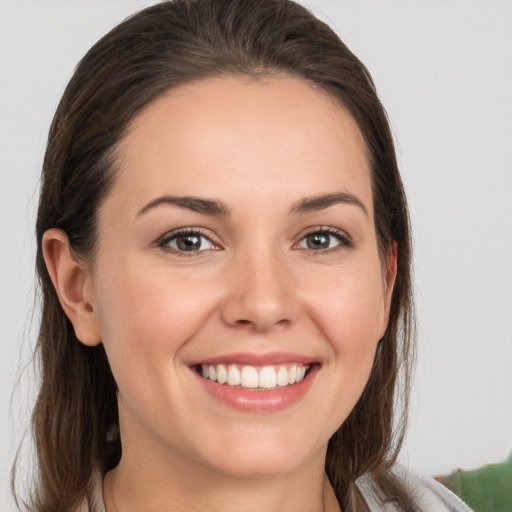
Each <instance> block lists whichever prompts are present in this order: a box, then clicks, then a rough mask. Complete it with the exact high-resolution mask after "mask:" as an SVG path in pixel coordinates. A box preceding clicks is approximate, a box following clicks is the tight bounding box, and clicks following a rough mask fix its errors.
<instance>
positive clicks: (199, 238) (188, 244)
mask: <svg viewBox="0 0 512 512" xmlns="http://www.w3.org/2000/svg"><path fill="white" fill-rule="evenodd" d="M165 245H166V246H167V247H171V248H172V249H176V250H178V251H187V252H191V251H205V250H208V249H212V248H213V247H214V245H213V243H212V242H211V241H210V240H209V239H208V238H206V237H205V236H204V235H201V234H199V233H182V234H178V235H174V236H172V237H171V238H169V239H168V240H167V242H166V244H165Z"/></svg>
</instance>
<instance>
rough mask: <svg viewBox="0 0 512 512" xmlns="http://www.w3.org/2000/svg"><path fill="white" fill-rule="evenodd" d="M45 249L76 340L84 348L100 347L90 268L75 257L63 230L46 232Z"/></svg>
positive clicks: (61, 302) (51, 275) (46, 261)
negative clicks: (84, 346)
mask: <svg viewBox="0 0 512 512" xmlns="http://www.w3.org/2000/svg"><path fill="white" fill-rule="evenodd" d="M42 248H43V256H44V261H45V263H46V268H47V269H48V273H49V274H50V278H51V280H52V283H53V286H54V288H55V291H56V292H57V296H58V297H59V301H60V304H61V306H62V309H63V310H64V313H66V316H67V317H68V318H69V320H70V321H71V323H72V324H73V327H74V329H75V334H76V337H77V338H78V339H79V340H80V341H81V342H82V343H83V344H84V345H88V346H94V345H98V344H99V343H101V334H100V329H99V323H98V318H97V314H96V311H95V307H94V306H95V305H94V294H93V287H92V279H91V275H90V270H89V267H88V265H87V264H86V263H85V262H83V261H80V260H79V259H78V258H77V257H76V255H75V254H73V251H72V250H71V247H70V245H69V239H68V236H67V235H66V233H65V232H64V231H62V230H60V229H49V230H48V231H46V232H45V234H44V235H43V244H42Z"/></svg>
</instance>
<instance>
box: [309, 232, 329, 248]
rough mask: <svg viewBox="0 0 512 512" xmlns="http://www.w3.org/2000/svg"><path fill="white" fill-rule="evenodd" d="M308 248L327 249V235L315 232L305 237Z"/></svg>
mask: <svg viewBox="0 0 512 512" xmlns="http://www.w3.org/2000/svg"><path fill="white" fill-rule="evenodd" d="M307 245H308V249H328V248H329V235H325V234H323V233H315V234H314V235H308V237H307Z"/></svg>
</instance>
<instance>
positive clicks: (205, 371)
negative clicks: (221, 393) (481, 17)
mask: <svg viewBox="0 0 512 512" xmlns="http://www.w3.org/2000/svg"><path fill="white" fill-rule="evenodd" d="M310 368H311V365H309V364H302V363H286V364H279V365H273V366H270V365H267V366H250V365H237V364H200V365H197V366H196V367H195V370H196V372H197V373H198V374H199V375H201V377H203V378H204V379H207V380H210V381H213V382H217V383H218V384H222V385H226V386H229V387H233V388H236V389H244V390H248V391H249V390H250V391H258V390H261V391H268V390H272V389H281V388H284V387H288V386H292V385H293V384H297V383H299V382H301V381H302V380H303V379H304V377H305V376H306V375H307V373H308V371H309V370H310Z"/></svg>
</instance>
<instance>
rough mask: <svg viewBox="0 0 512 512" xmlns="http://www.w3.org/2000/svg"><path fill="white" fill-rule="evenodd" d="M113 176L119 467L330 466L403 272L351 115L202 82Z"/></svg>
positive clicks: (110, 312)
mask: <svg viewBox="0 0 512 512" xmlns="http://www.w3.org/2000/svg"><path fill="white" fill-rule="evenodd" d="M116 173H117V174H116V182H115V184H114V187H113V188H112V190H111V192H110V193H109V195H108V197H107V198H106V200H105V202H104V203H103V205H102V207H101V209H100V211H99V224H98V251H97V256H96V259H95V262H94V265H93V267H92V269H91V272H90V274H89V277H88V279H89V280H90V285H91V289H92V291H93V308H94V311H95V314H96V315H97V317H96V318H97V325H98V328H99V330H100V333H101V339H102V342H103V344H104V346H105V349H106V352H107V355H108V358H109V361H110V364H111V367H112V371H113V373H114V376H115V379H116V382H117V384H118V387H119V395H118V398H119V411H120V422H121V434H122V439H123V457H126V458H130V457H132V458H135V457H137V460H147V458H148V456H149V457H150V458H151V459H152V460H159V461H164V460H165V461H166V462H168V463H172V464H177V463H179V464H181V465H183V464H191V465H192V466H194V465H196V466H197V467H202V468H205V467H206V468H212V469H215V470H217V471H220V472H223V473H226V474H238V475H263V474H279V473H285V472H289V471H292V470H294V469H296V468H299V467H301V465H303V464H306V463H310V462H311V461H312V460H323V458H324V457H325V450H326V446H327V442H328V440H329V438H330V436H331V435H332V434H333V433H334V432H335V430H336V429H337V428H338V427H339V426H340V424H341V423H342V422H343V421H344V420H345V419H346V417H347V416H348V414H349V413H350V411H351V410H352V408H353V407H354V405H355V403H356V402H357V400H358V398H359V396H360V395H361V393H362V390H363V388H364V386H365V384H366V382H367V379H368V376H369V373H370V370H371V367H372V362H373V359H374V354H375V350H376V345H377V342H378V341H379V339H380V338H381V337H382V335H383V334H384V331H385V328H386V325H387V317H388V305H389V300H390V295H391V290H392V285H393V279H394V265H395V260H394V256H393V254H390V255H388V257H387V266H388V269H387V270H385V269H383V268H382V266H381V259H380V258H379V253H378V250H377V240H376V235H375V229H374V218H373V208H372V193H371V182H370V172H369V166H368V162H367V159H366V157H365V152H364V149H363V141H362V138H361V135H360V132H359V130H358V128H357V126H356V124H355V122H354V121H353V119H352V118H351V117H350V115H349V114H348V113H347V112H346V111H345V110H344V109H343V108H341V107H340V106H339V105H337V104H336V103H335V102H334V101H333V100H332V99H330V98H329V97H328V96H327V95H326V94H324V93H322V92H319V91H318V90H315V89H313V88H312V87H311V86H310V85H308V84H307V83H306V82H304V81H301V80H299V79H295V78H289V77H275V78H266V79H262V80H255V81H251V80H249V79H245V78H216V79H209V80H205V81H201V82H195V83H192V84H190V85H186V86H182V87H178V88H175V89H173V90H170V91H169V92H167V93H166V94H165V95H164V96H162V97H160V98H159V99H157V100H156V101H154V102H153V103H152V104H150V105H149V106H148V107H147V108H146V109H145V110H144V111H142V112H141V113H140V114H139V115H138V116H137V117H136V119H135V120H134V122H133V124H132V125H131V127H130V129H129V131H128V133H127V135H126V137H125V138H124V140H123V141H122V143H121V145H120V147H119V151H118V159H117V164H116ZM384 259H385V258H384ZM304 372H306V373H305V376H304ZM205 376H206V377H205ZM302 377H303V378H302ZM301 379H302V380H301ZM148 454H150V455H148ZM144 457H145V458H144ZM134 460H135V459H134Z"/></svg>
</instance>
